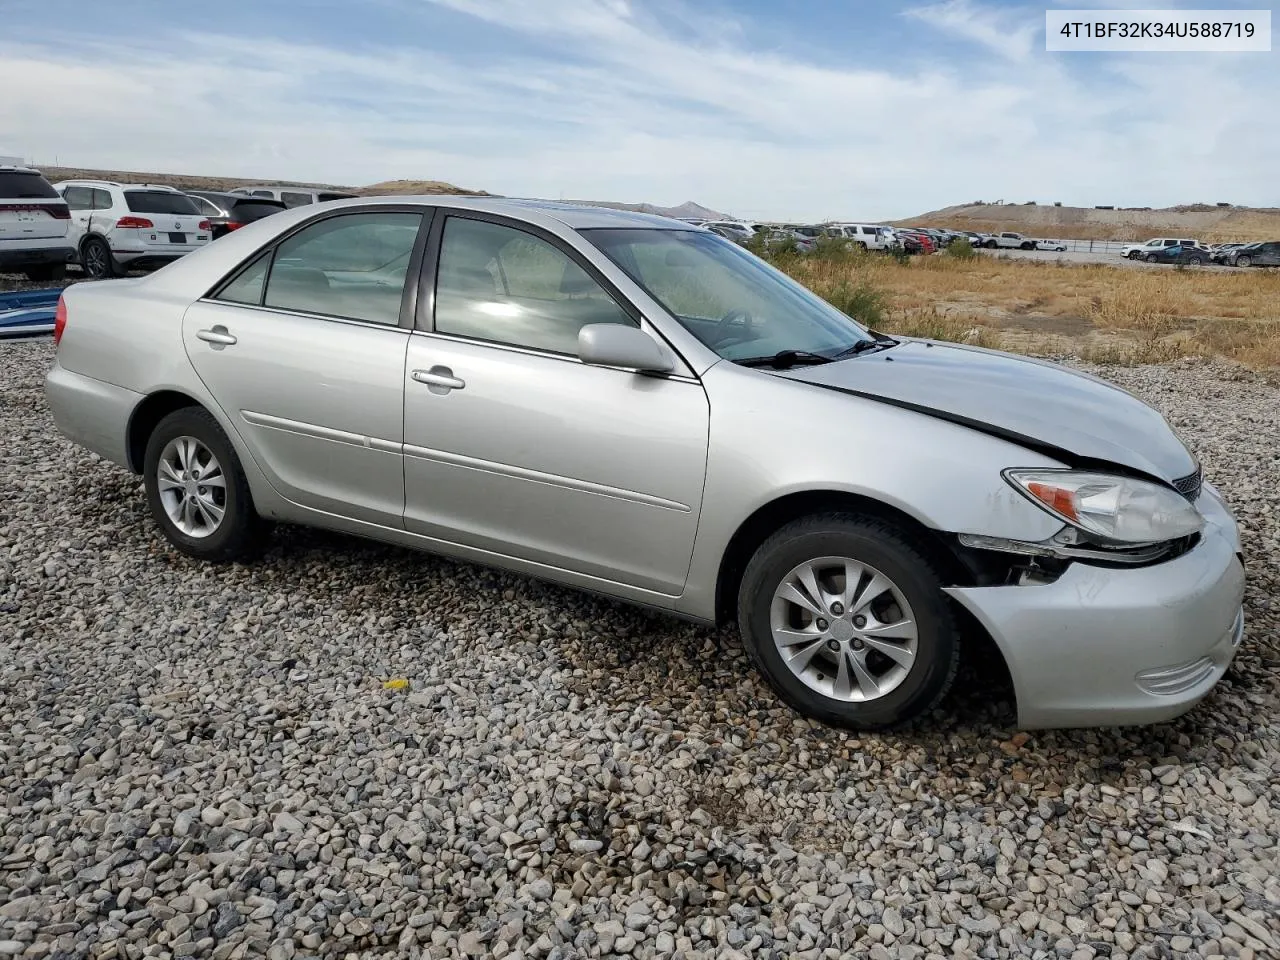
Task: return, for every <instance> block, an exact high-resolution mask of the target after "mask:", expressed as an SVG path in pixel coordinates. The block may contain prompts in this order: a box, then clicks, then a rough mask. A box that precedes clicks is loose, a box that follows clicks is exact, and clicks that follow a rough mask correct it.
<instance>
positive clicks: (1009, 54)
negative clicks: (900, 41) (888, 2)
mask: <svg viewBox="0 0 1280 960" xmlns="http://www.w3.org/2000/svg"><path fill="white" fill-rule="evenodd" d="M1036 13H1039V16H1036V15H1035V14H1034V13H1033V14H1031V15H1028V14H1027V13H1026V12H1025V11H1022V10H1017V9H1014V10H1007V9H998V8H995V7H984V6H979V5H978V4H976V3H972V2H971V0H943V2H941V3H932V4H929V5H927V6H923V7H911V8H909V9H907V10H904V11H903V15H904V16H907V17H910V18H912V19H914V20H917V21H919V22H921V23H924V24H926V25H928V26H930V27H934V28H936V29H938V30H941V31H943V32H944V33H950V34H953V35H955V36H957V37H960V38H961V39H964V40H971V41H973V42H974V43H977V44H980V45H982V46H983V47H986V48H987V49H988V50H991V51H992V52H994V53H997V54H999V55H1000V56H1002V57H1005V58H1006V59H1008V60H1012V61H1014V62H1015V63H1025V62H1026V61H1028V60H1029V59H1030V58H1031V55H1032V52H1033V49H1034V45H1035V41H1036V39H1037V36H1038V34H1039V32H1040V30H1041V28H1042V27H1043V26H1044V15H1043V12H1042V11H1036Z"/></svg>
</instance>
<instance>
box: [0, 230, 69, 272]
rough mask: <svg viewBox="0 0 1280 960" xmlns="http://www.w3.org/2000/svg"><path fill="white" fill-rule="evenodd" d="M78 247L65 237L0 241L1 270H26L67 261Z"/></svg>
mask: <svg viewBox="0 0 1280 960" xmlns="http://www.w3.org/2000/svg"><path fill="white" fill-rule="evenodd" d="M75 252H76V248H75V247H73V246H72V245H71V244H70V243H68V242H67V240H66V238H65V237H58V238H57V239H54V240H16V241H12V242H4V243H0V271H8V270H26V269H28V268H30V267H44V266H49V265H51V264H52V265H56V264H59V263H66V262H67V261H68V260H69V259H71V258H72V257H74V256H75Z"/></svg>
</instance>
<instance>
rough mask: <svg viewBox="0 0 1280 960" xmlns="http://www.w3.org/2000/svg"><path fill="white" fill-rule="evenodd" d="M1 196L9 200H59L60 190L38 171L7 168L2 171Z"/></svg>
mask: <svg viewBox="0 0 1280 960" xmlns="http://www.w3.org/2000/svg"><path fill="white" fill-rule="evenodd" d="M0 197H4V198H5V199H7V200H28V199H30V200H57V199H58V191H57V190H55V189H53V187H52V186H51V185H50V184H49V181H48V180H46V179H45V178H44V177H42V176H41V175H40V174H38V173H15V172H14V171H12V170H6V171H3V172H0Z"/></svg>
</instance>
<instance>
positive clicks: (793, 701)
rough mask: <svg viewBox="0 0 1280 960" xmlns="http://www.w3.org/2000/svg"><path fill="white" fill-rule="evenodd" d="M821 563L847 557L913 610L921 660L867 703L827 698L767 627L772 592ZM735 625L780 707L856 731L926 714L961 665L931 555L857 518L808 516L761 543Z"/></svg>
mask: <svg viewBox="0 0 1280 960" xmlns="http://www.w3.org/2000/svg"><path fill="white" fill-rule="evenodd" d="M820 557H847V558H850V559H853V560H858V561H861V562H863V563H866V564H868V565H870V566H872V567H874V568H876V569H877V570H880V571H882V572H883V573H884V575H885V576H886V577H888V578H889V579H890V580H891V581H893V583H894V584H895V585H896V586H897V587H898V589H899V590H901V592H902V595H903V596H904V597H905V599H906V601H907V603H908V604H909V605H910V607H911V611H912V614H913V616H914V619H915V622H916V625H917V630H918V635H917V639H916V644H917V646H916V655H915V659H914V661H913V662H912V664H911V666H910V668H909V669H908V671H907V674H906V676H905V677H904V678H903V679H902V681H901V682H900V684H899V685H898V686H897V687H896V688H894V689H893V690H891V691H890V692H889V693H886V694H884V695H882V696H880V697H877V698H875V699H872V700H865V701H845V700H839V699H836V698H834V697H829V696H826V695H825V694H823V693H820V692H819V691H817V690H815V689H813V688H812V687H810V686H809V685H808V684H806V683H805V682H804V681H803V680H802V679H800V678H799V677H797V676H796V674H795V673H793V672H792V670H791V669H790V668H789V667H788V666H787V665H786V663H785V662H784V661H783V659H782V656H781V654H780V653H779V652H778V647H777V645H776V644H775V643H774V640H773V633H772V629H771V626H770V608H771V606H772V603H773V595H774V591H775V590H776V589H777V587H778V585H779V583H781V582H782V579H783V578H784V577H786V576H787V575H788V573H789V572H790V571H791V570H792V569H794V568H795V567H796V566H797V565H799V564H802V563H804V562H805V561H807V560H814V559H817V558H820ZM850 612H852V611H850ZM738 626H739V629H740V630H741V631H742V637H743V642H744V644H745V646H746V648H747V651H748V652H749V653H750V655H751V658H752V660H753V661H754V662H755V665H756V667H757V669H759V671H760V673H761V674H762V675H763V676H764V678H765V679H766V680H767V681H768V682H769V685H770V686H772V687H773V689H774V690H775V691H776V692H777V693H778V695H779V696H781V697H782V699H783V700H785V701H786V702H787V703H788V704H790V705H791V706H792V707H794V708H795V709H796V710H798V711H799V712H800V713H802V714H804V715H805V716H808V717H811V718H813V719H815V720H819V721H821V722H823V723H828V724H832V725H834V726H840V727H849V728H853V729H864V730H867V729H880V728H884V727H891V726H895V725H897V724H901V723H906V722H907V721H910V720H912V719H915V718H916V717H919V716H921V715H923V714H925V713H927V712H928V711H929V710H931V709H932V708H933V707H934V706H936V705H937V703H938V702H939V701H940V700H941V699H942V697H943V696H944V695H945V694H946V692H947V690H948V689H949V688H950V686H951V682H952V681H953V680H954V679H955V674H956V669H957V667H958V665H959V659H960V641H959V631H958V629H957V626H956V621H955V616H954V614H953V613H952V611H951V608H950V607H949V606H948V604H947V600H946V597H945V596H944V594H943V593H942V579H941V577H939V575H938V573H937V570H936V569H935V566H934V564H933V563H932V562H931V561H930V560H929V559H928V551H926V550H923V549H921V547H920V546H919V545H918V544H917V543H915V542H914V538H913V537H912V536H911V535H909V534H907V533H905V532H904V531H903V530H901V529H899V528H898V527H896V526H894V525H892V524H889V523H886V522H885V521H883V520H879V519H874V518H868V517H863V516H859V515H857V514H850V513H826V514H818V515H815V516H812V517H805V518H803V519H800V520H797V521H794V522H793V523H789V524H787V525H786V526H784V527H783V528H782V529H780V530H778V532H777V533H775V534H774V535H773V536H771V537H770V538H769V539H768V540H766V541H765V542H764V543H763V544H761V545H760V548H759V549H758V550H756V552H755V555H754V556H753V557H752V558H751V562H750V563H749V564H748V565H747V569H746V572H745V573H744V574H743V577H742V584H741V586H740V588H739V591H738Z"/></svg>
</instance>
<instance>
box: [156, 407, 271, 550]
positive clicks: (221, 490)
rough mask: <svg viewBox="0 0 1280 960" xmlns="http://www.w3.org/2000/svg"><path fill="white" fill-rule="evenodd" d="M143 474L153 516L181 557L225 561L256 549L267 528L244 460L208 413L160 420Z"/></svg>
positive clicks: (187, 410) (179, 413)
mask: <svg viewBox="0 0 1280 960" xmlns="http://www.w3.org/2000/svg"><path fill="white" fill-rule="evenodd" d="M142 476H143V483H144V485H145V487H146V491H147V505H148V506H149V507H150V509H151V515H152V516H153V517H154V518H155V520H156V522H157V523H158V524H159V525H160V529H161V530H162V531H163V532H164V535H165V538H166V539H168V541H169V542H170V543H172V544H173V545H174V546H175V547H177V548H178V549H179V550H181V551H182V552H183V553H185V554H187V555H188V556H191V557H196V558H197V559H200V560H209V561H212V562H215V563H225V562H227V561H230V560H242V559H246V558H248V557H250V556H252V555H253V553H254V552H255V551H256V549H257V547H258V544H259V542H260V540H261V536H262V533H263V529H264V525H263V523H262V521H261V520H260V519H259V517H258V514H257V512H256V511H255V510H254V508H253V497H252V495H251V494H250V492H249V484H248V482H247V481H246V480H245V476H244V471H243V470H242V469H241V467H240V459H239V458H238V457H237V456H236V452H235V449H234V448H233V447H232V446H231V442H230V441H229V440H227V436H226V434H225V433H223V432H222V428H221V427H220V426H218V422H217V421H216V420H214V419H213V417H212V416H210V414H209V412H208V411H206V410H203V409H201V408H200V407H183V408H182V409H180V410H175V411H174V412H173V413H171V414H169V415H168V416H167V417H165V418H164V419H163V420H161V421H160V423H159V424H157V425H156V428H155V430H154V431H152V434H151V437H150V439H148V441H147V449H146V453H145V455H144V457H143V475H142Z"/></svg>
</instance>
